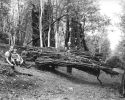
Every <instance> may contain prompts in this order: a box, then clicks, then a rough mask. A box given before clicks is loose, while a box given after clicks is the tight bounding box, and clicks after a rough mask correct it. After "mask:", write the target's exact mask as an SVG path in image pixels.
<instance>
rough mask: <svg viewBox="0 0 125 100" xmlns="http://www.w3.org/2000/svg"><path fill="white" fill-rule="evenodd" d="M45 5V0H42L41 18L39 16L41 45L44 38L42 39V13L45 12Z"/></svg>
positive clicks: (41, 45)
mask: <svg viewBox="0 0 125 100" xmlns="http://www.w3.org/2000/svg"><path fill="white" fill-rule="evenodd" d="M43 5H44V1H43V0H40V8H41V13H40V18H39V31H40V47H43V40H42V13H43Z"/></svg>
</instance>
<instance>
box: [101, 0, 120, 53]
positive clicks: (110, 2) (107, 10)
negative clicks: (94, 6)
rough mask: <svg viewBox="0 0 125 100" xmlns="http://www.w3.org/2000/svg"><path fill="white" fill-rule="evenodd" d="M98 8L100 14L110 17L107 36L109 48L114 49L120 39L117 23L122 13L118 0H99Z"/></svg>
mask: <svg viewBox="0 0 125 100" xmlns="http://www.w3.org/2000/svg"><path fill="white" fill-rule="evenodd" d="M100 9H101V13H102V14H104V15H106V16H108V17H110V19H111V24H112V25H110V26H109V27H108V33H109V34H108V38H109V40H110V43H111V44H110V45H111V50H112V51H114V50H115V48H116V46H117V45H118V43H119V41H120V39H121V31H120V29H119V25H118V24H119V23H120V15H121V13H122V7H121V5H120V0H100Z"/></svg>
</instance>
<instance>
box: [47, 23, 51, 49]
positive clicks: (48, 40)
mask: <svg viewBox="0 0 125 100" xmlns="http://www.w3.org/2000/svg"><path fill="white" fill-rule="evenodd" d="M50 33H51V24H50V25H49V31H48V47H50Z"/></svg>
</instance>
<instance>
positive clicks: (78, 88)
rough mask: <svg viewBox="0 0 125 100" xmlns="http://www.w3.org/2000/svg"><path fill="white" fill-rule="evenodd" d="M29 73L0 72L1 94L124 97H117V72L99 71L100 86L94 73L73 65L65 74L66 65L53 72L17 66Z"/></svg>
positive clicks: (98, 99) (74, 99)
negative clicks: (71, 72)
mask: <svg viewBox="0 0 125 100" xmlns="http://www.w3.org/2000/svg"><path fill="white" fill-rule="evenodd" d="M17 70H18V71H20V72H23V73H29V74H32V75H33V76H28V75H18V74H17V75H16V76H7V75H5V74H0V98H8V99H7V100H124V99H123V98H119V96H120V95H119V92H118V91H119V83H120V78H121V77H120V76H117V77H113V78H111V77H110V76H108V75H106V74H105V73H102V74H101V76H100V79H101V80H102V82H103V85H104V86H103V87H102V86H100V84H99V83H98V81H97V80H96V77H94V76H92V75H89V74H87V73H85V72H82V71H78V70H76V69H73V74H72V75H70V74H67V73H66V68H58V69H57V70H58V71H56V72H47V71H40V70H36V69H34V67H32V68H30V69H26V68H17Z"/></svg>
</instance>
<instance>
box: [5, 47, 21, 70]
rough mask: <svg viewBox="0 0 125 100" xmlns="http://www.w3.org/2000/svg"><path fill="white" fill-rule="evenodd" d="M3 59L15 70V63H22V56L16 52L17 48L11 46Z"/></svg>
mask: <svg viewBox="0 0 125 100" xmlns="http://www.w3.org/2000/svg"><path fill="white" fill-rule="evenodd" d="M5 59H6V61H7V63H8V64H9V65H10V66H11V67H12V69H13V70H15V68H14V66H15V65H21V64H22V63H23V59H22V57H21V56H20V55H19V54H18V53H17V49H14V48H13V47H12V46H11V47H10V49H9V51H7V52H6V53H5Z"/></svg>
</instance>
